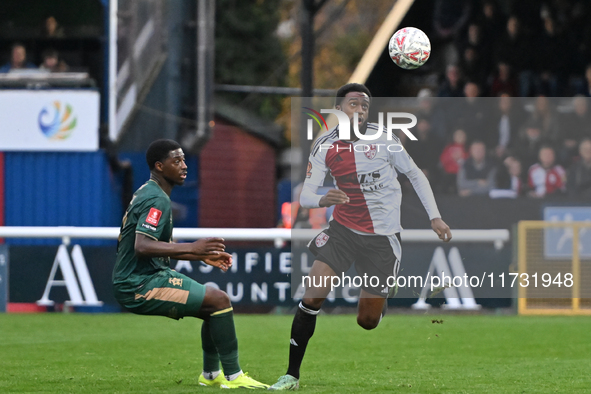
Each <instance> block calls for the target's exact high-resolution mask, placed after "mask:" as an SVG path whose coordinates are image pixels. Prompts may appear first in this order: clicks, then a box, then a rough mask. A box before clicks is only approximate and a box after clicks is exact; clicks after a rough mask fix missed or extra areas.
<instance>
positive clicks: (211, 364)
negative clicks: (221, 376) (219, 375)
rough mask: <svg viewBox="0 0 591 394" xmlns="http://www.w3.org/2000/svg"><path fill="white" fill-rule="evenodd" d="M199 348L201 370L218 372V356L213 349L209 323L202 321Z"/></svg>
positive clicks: (216, 351) (213, 344)
mask: <svg viewBox="0 0 591 394" xmlns="http://www.w3.org/2000/svg"><path fill="white" fill-rule="evenodd" d="M201 348H202V349H203V370H204V371H206V372H215V371H219V370H220V356H219V355H218V350H217V349H216V347H215V343H214V342H213V338H212V337H211V331H210V328H209V322H207V321H204V322H203V324H202V325H201Z"/></svg>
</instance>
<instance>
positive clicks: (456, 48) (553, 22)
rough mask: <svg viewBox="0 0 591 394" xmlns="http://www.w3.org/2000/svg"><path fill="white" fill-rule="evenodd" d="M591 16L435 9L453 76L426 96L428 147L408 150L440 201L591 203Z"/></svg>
mask: <svg viewBox="0 0 591 394" xmlns="http://www.w3.org/2000/svg"><path fill="white" fill-rule="evenodd" d="M476 4H480V5H479V6H476ZM590 7H591V4H587V2H583V1H578V0H551V1H529V0H523V1H514V2H510V3H509V8H510V9H509V11H510V12H509V14H504V13H503V12H502V11H501V7H499V3H497V2H495V1H493V0H484V1H483V2H482V3H478V2H471V1H462V0H441V1H436V2H435V9H434V18H433V22H434V41H435V43H436V44H437V45H441V46H442V47H443V48H445V49H444V51H443V52H444V56H442V58H443V60H444V61H443V62H442V69H445V71H444V76H443V78H442V80H441V83H440V84H439V86H438V88H437V89H436V90H434V89H423V90H421V91H420V92H419V111H418V124H417V127H416V129H415V130H416V131H417V133H416V134H417V137H418V141H415V142H412V143H406V144H405V147H406V148H407V150H408V151H409V153H410V154H411V156H412V157H413V158H414V160H415V162H416V163H417V164H418V165H419V167H420V168H422V169H423V171H424V172H425V174H427V176H428V178H429V180H430V182H431V183H432V185H433V187H434V189H435V190H436V191H438V192H440V193H447V194H452V193H457V194H458V195H460V196H470V195H489V196H491V197H516V196H523V195H527V196H531V197H544V196H547V195H557V194H570V195H579V196H586V197H589V196H591V103H590V102H589V99H588V98H587V97H590V96H591V25H589V23H587V20H588V17H589V16H591V8H590ZM506 8H507V7H506Z"/></svg>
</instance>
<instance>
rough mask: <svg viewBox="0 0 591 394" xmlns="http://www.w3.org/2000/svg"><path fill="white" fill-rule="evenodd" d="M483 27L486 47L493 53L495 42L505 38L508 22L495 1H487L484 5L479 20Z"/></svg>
mask: <svg viewBox="0 0 591 394" xmlns="http://www.w3.org/2000/svg"><path fill="white" fill-rule="evenodd" d="M479 23H480V26H481V27H482V28H481V30H482V34H481V36H482V39H483V41H484V42H485V45H486V47H487V48H488V50H489V51H491V52H492V48H493V44H494V42H495V40H497V39H498V38H499V37H502V36H503V33H504V29H505V25H506V20H505V16H504V15H502V14H501V12H500V10H499V7H498V5H497V3H496V2H495V1H494V0H486V1H485V2H484V3H483V5H482V15H481V16H480V20H479Z"/></svg>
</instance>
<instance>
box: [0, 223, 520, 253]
mask: <svg viewBox="0 0 591 394" xmlns="http://www.w3.org/2000/svg"><path fill="white" fill-rule="evenodd" d="M320 231H321V230H317V229H295V230H290V229H281V228H176V229H174V232H173V238H174V239H176V240H184V241H186V240H195V239H199V238H205V237H221V238H224V239H225V240H226V241H274V242H275V246H276V247H280V246H281V245H282V244H283V243H284V242H285V241H307V240H310V239H312V238H313V237H314V236H316V234H318V233H319V232H320ZM452 235H453V239H452V242H493V243H494V245H495V247H496V248H497V249H500V248H502V247H503V244H504V243H505V242H507V241H509V230H503V229H496V230H452ZM118 236H119V227H71V226H59V227H31V226H23V227H10V226H5V227H0V238H61V239H62V243H63V244H65V245H69V244H70V241H71V239H72V238H76V239H78V238H93V239H117V237H118ZM402 240H403V242H428V241H433V242H437V241H439V238H438V237H437V234H435V233H434V232H433V231H432V230H404V231H403V232H402Z"/></svg>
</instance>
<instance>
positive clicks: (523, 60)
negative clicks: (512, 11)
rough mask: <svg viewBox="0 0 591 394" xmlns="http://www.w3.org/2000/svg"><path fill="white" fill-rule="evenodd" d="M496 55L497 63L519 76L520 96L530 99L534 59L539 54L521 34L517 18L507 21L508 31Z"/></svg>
mask: <svg viewBox="0 0 591 394" xmlns="http://www.w3.org/2000/svg"><path fill="white" fill-rule="evenodd" d="M495 53H496V61H497V62H504V63H506V64H508V65H509V66H510V67H511V69H512V70H513V71H514V72H515V73H516V74H517V75H518V76H519V92H520V96H522V97H528V96H529V95H530V94H531V92H532V91H533V85H534V74H533V71H532V68H533V57H534V56H535V55H536V53H537V48H536V47H535V46H534V45H532V43H531V42H530V40H528V39H527V38H526V37H525V35H524V34H523V33H522V32H521V27H520V24H519V20H518V19H517V17H516V16H511V17H510V18H509V19H508V20H507V30H506V32H505V35H504V37H502V38H501V39H500V40H499V42H498V43H497V47H496V48H495Z"/></svg>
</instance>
